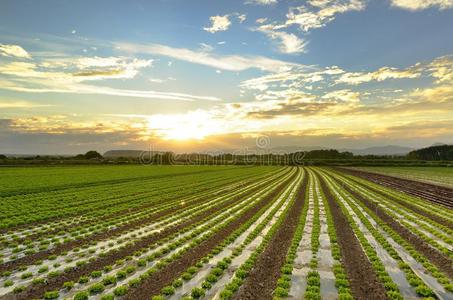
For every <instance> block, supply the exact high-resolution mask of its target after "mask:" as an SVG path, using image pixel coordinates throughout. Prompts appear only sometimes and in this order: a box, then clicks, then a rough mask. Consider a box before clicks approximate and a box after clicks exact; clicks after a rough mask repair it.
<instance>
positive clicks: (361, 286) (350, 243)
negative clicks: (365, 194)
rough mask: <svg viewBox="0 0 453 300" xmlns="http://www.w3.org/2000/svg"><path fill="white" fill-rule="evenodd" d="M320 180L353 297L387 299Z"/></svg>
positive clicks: (336, 204) (361, 250) (366, 299)
mask: <svg viewBox="0 0 453 300" xmlns="http://www.w3.org/2000/svg"><path fill="white" fill-rule="evenodd" d="M320 182H321V187H322V189H323V191H324V195H325V196H326V199H327V201H328V203H329V207H330V209H331V212H332V217H333V221H334V224H335V231H336V234H337V238H338V245H339V246H340V249H341V261H342V263H343V265H344V268H345V271H346V273H347V276H348V279H349V283H350V284H351V292H352V295H353V297H354V299H360V300H362V299H363V300H370V299H373V300H374V299H387V296H386V293H385V288H384V286H383V285H382V283H381V282H380V281H379V280H378V277H377V276H376V273H375V271H374V269H373V266H372V265H371V262H370V261H369V260H368V257H367V256H366V254H365V253H364V251H363V248H362V246H361V245H360V242H359V240H358V239H357V237H356V236H355V234H354V231H353V230H352V228H351V226H350V225H349V222H348V220H347V218H346V216H345V215H344V214H343V212H342V211H341V208H340V206H339V204H338V203H337V202H336V201H335V198H334V196H333V195H332V193H331V191H330V189H329V188H328V187H327V185H326V183H325V181H324V179H323V178H322V177H321V180H320Z"/></svg>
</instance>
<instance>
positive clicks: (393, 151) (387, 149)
mask: <svg viewBox="0 0 453 300" xmlns="http://www.w3.org/2000/svg"><path fill="white" fill-rule="evenodd" d="M329 149H334V148H333V147H321V146H280V147H270V148H267V147H263V148H260V147H254V148H246V149H224V150H217V151H215V153H216V154H220V153H236V154H244V153H245V152H246V151H247V153H248V154H252V153H257V154H264V153H274V154H282V153H295V152H302V151H313V150H329ZM412 150H414V149H413V148H409V147H402V146H392V145H390V146H380V147H369V148H365V149H338V151H340V152H345V151H347V152H351V153H353V154H354V155H406V154H407V153H409V152H410V151H412ZM143 152H144V151H143V150H109V151H107V152H105V153H104V157H105V158H118V157H128V158H138V157H140V155H143V154H142V153H143ZM146 152H147V151H146ZM152 153H153V154H157V153H164V152H163V151H153V152H152ZM200 153H204V152H203V151H201V152H200ZM207 153H209V151H207Z"/></svg>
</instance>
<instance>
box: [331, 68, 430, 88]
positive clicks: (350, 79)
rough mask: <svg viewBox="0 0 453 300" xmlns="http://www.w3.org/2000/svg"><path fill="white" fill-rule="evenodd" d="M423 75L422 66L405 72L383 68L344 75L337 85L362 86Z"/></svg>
mask: <svg viewBox="0 0 453 300" xmlns="http://www.w3.org/2000/svg"><path fill="white" fill-rule="evenodd" d="M420 75H421V69H420V65H415V66H412V67H410V68H408V69H405V70H399V69H396V68H390V67H382V68H380V69H378V70H377V71H374V72H368V73H362V72H348V73H344V74H342V75H341V76H340V78H338V79H337V80H336V82H337V83H347V84H353V85H357V84H361V83H364V82H370V81H373V80H375V81H384V80H387V79H398V78H417V77H420Z"/></svg>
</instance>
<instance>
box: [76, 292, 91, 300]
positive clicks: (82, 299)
mask: <svg viewBox="0 0 453 300" xmlns="http://www.w3.org/2000/svg"><path fill="white" fill-rule="evenodd" d="M88 297H89V295H88V292H85V291H83V292H78V293H76V294H75V295H74V300H88Z"/></svg>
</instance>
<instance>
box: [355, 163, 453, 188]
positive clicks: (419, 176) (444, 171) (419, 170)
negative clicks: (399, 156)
mask: <svg viewBox="0 0 453 300" xmlns="http://www.w3.org/2000/svg"><path fill="white" fill-rule="evenodd" d="M356 169H358V170H363V171H368V172H373V173H379V174H384V175H390V176H396V177H401V178H405V179H412V180H419V181H424V182H428V183H433V184H440V185H445V186H448V187H450V188H453V167H357V168H356Z"/></svg>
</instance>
